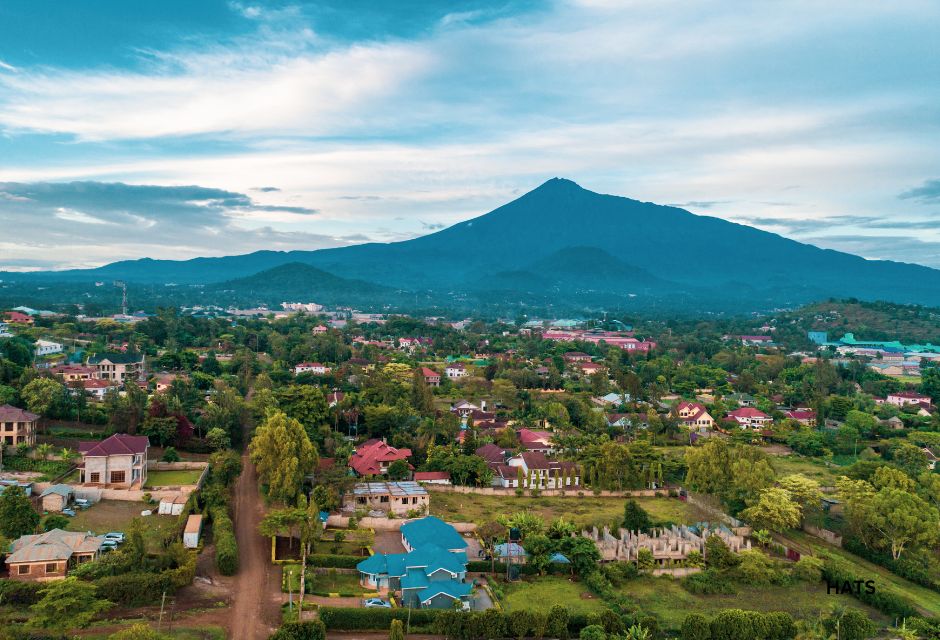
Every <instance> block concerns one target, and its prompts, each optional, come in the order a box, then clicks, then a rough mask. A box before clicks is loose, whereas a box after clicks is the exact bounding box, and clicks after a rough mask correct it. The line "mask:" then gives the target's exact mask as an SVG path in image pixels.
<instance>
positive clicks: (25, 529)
mask: <svg viewBox="0 0 940 640" xmlns="http://www.w3.org/2000/svg"><path fill="white" fill-rule="evenodd" d="M38 525H39V514H38V513H36V512H35V511H34V510H33V505H32V504H31V503H30V501H29V498H28V497H27V496H26V492H25V491H23V489H22V488H21V487H19V486H17V485H12V486H9V487H7V488H6V490H5V491H4V492H3V493H2V494H0V533H2V534H3V535H4V536H5V537H7V538H10V539H11V540H15V539H17V538H19V537H20V536H25V535H27V534H30V533H33V532H34V531H35V530H36V527H37V526H38Z"/></svg>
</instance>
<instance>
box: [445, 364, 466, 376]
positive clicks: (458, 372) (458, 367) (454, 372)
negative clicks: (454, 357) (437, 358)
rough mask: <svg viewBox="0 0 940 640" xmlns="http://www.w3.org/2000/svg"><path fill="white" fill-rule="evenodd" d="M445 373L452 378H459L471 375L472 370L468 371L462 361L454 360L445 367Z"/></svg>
mask: <svg viewBox="0 0 940 640" xmlns="http://www.w3.org/2000/svg"><path fill="white" fill-rule="evenodd" d="M444 373H445V374H446V375H447V377H448V378H450V379H451V380H457V379H458V378H466V377H467V376H468V375H470V372H469V371H467V367H465V366H464V365H463V364H461V363H460V362H452V363H451V364H449V365H447V366H446V367H445V368H444Z"/></svg>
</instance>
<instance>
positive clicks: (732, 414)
mask: <svg viewBox="0 0 940 640" xmlns="http://www.w3.org/2000/svg"><path fill="white" fill-rule="evenodd" d="M728 417H729V418H767V419H769V418H770V416H768V415H767V414H766V413H764V412H763V411H761V410H760V409H755V408H754V407H741V408H740V409H735V410H734V411H729V412H728Z"/></svg>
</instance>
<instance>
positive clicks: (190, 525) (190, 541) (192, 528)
mask: <svg viewBox="0 0 940 640" xmlns="http://www.w3.org/2000/svg"><path fill="white" fill-rule="evenodd" d="M201 533H202V514H200V513H194V514H192V515H191V516H189V517H188V518H186V528H185V529H184V530H183V546H184V547H186V548H187V549H196V548H197V547H199V536H200V534H201Z"/></svg>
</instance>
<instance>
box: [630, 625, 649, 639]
mask: <svg viewBox="0 0 940 640" xmlns="http://www.w3.org/2000/svg"><path fill="white" fill-rule="evenodd" d="M650 638H651V636H650V630H649V629H647V628H646V627H641V626H640V625H638V624H635V625H633V626H631V627H630V628H629V629H627V633H626V635H624V640H650Z"/></svg>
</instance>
